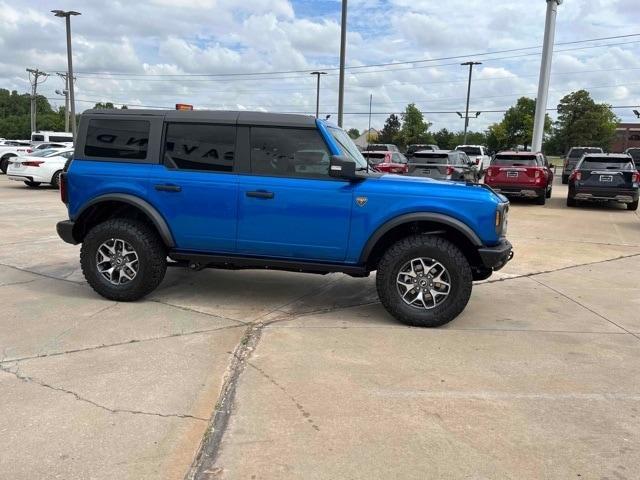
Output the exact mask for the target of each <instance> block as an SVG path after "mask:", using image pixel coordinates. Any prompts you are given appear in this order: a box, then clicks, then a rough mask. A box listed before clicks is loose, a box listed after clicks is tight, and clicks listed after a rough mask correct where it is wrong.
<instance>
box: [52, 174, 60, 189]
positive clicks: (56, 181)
mask: <svg viewBox="0 0 640 480" xmlns="http://www.w3.org/2000/svg"><path fill="white" fill-rule="evenodd" d="M61 174H62V170H58V171H57V172H56V173H54V174H53V176H52V177H51V186H52V187H53V188H56V189H58V190H59V189H60V175H61Z"/></svg>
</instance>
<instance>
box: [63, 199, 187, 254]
mask: <svg viewBox="0 0 640 480" xmlns="http://www.w3.org/2000/svg"><path fill="white" fill-rule="evenodd" d="M108 201H117V202H122V203H128V204H129V205H131V206H134V207H136V208H138V209H140V210H142V212H143V213H144V214H145V215H146V216H147V217H149V219H150V220H151V222H152V223H153V225H154V226H155V227H156V229H157V230H158V233H159V234H160V238H162V241H163V242H164V244H165V245H166V246H167V247H169V248H173V247H175V242H174V240H173V235H172V233H171V229H170V228H169V225H168V224H167V222H166V221H165V219H164V217H163V216H162V215H160V213H159V212H158V210H156V208H155V207H154V206H153V205H151V204H150V203H148V202H146V201H145V200H142V199H141V198H139V197H136V196H135V195H130V194H127V193H107V194H105V195H100V196H97V197H95V198H93V199H91V200H90V201H89V202H87V203H86V204H85V205H83V206H82V208H81V209H80V210H79V211H78V213H77V214H76V215H74V218H72V220H75V221H77V220H78V219H79V218H81V217H82V214H83V213H84V212H85V211H86V210H87V209H88V208H90V207H93V206H95V205H97V204H99V203H102V202H108Z"/></svg>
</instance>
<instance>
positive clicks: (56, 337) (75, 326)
mask: <svg viewBox="0 0 640 480" xmlns="http://www.w3.org/2000/svg"><path fill="white" fill-rule="evenodd" d="M118 305H119V304H118V302H115V303H112V304H110V305H107V306H106V307H104V308H101V309H100V310H98V311H96V312H93V313H92V314H91V315H89V316H88V317H86V318H84V319H82V320H80V321H78V322H76V323H74V324H73V325H72V326H71V327H69V328H67V329H66V330H63V331H62V332H60V333H59V334H58V335H56V336H55V337H53V338H52V339H50V340H48V341H47V342H45V343H44V344H43V345H42V346H41V347H40V348H38V349H37V351H39V352H42V351H43V350H46V349H47V347H49V346H53V345H54V344H55V343H56V342H57V341H58V340H60V339H61V338H62V337H63V336H65V335H66V334H67V333H69V332H70V331H72V330H74V329H76V328H78V327H79V326H80V325H82V324H84V323H86V322H88V321H89V320H91V319H93V318H94V317H95V316H96V315H99V314H101V313H103V312H106V311H107V310H109V309H111V308H114V307H117V306H118ZM0 363H2V362H0Z"/></svg>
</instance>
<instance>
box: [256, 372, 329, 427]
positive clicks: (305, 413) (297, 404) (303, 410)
mask: <svg viewBox="0 0 640 480" xmlns="http://www.w3.org/2000/svg"><path fill="white" fill-rule="evenodd" d="M247 365H249V366H250V367H252V368H253V369H255V370H256V371H258V372H260V374H261V375H262V376H263V377H264V378H266V379H267V380H268V381H269V382H270V383H272V384H273V385H275V386H276V387H277V388H278V389H279V390H281V391H282V393H284V394H285V396H286V397H287V398H288V399H289V400H291V402H292V403H293V404H294V405H295V406H296V408H297V409H298V410H299V411H300V413H301V414H302V416H303V417H304V418H305V420H306V421H307V422H308V423H309V424H311V428H313V429H314V430H315V431H316V432H319V431H320V427H319V426H318V425H317V424H316V423H315V421H314V420H313V419H312V418H311V414H310V413H309V412H307V411H306V410H305V408H304V407H303V406H302V405H301V404H300V402H299V401H298V400H297V399H296V398H295V397H294V396H293V395H291V394H290V393H289V392H288V391H287V389H286V388H284V387H283V386H282V385H280V384H279V383H278V382H276V381H275V379H274V378H272V377H271V376H270V375H269V374H268V373H267V372H265V371H264V370H263V369H261V368H260V367H258V366H257V365H254V364H253V363H251V362H250V361H247Z"/></svg>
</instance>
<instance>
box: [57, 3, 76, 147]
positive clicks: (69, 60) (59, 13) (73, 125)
mask: <svg viewBox="0 0 640 480" xmlns="http://www.w3.org/2000/svg"><path fill="white" fill-rule="evenodd" d="M51 13H53V14H54V15H55V16H56V17H60V18H64V19H65V23H66V27H67V64H68V69H67V75H68V76H69V79H70V80H69V82H68V85H69V97H70V102H71V131H72V132H73V140H74V141H75V139H76V101H75V94H74V88H73V60H72V54H71V17H72V16H75V15H80V12H74V11H72V10H71V11H68V12H65V11H63V10H51Z"/></svg>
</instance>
